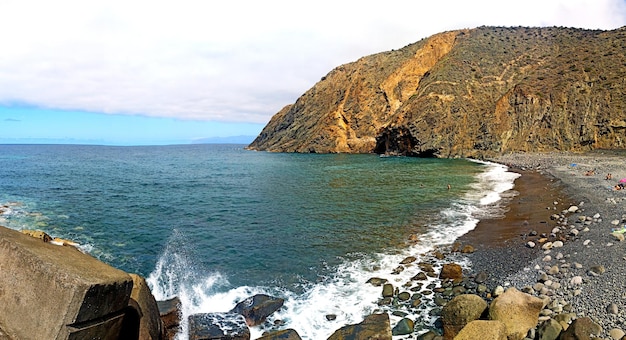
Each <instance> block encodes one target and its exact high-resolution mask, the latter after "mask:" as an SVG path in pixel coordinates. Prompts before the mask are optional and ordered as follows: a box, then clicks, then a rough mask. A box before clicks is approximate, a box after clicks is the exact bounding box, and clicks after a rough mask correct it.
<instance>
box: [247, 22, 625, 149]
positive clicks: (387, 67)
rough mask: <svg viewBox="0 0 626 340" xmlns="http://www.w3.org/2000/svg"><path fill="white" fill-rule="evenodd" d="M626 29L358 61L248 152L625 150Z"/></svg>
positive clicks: (473, 41)
mask: <svg viewBox="0 0 626 340" xmlns="http://www.w3.org/2000/svg"><path fill="white" fill-rule="evenodd" d="M625 53H626V27H623V28H621V29H618V30H613V31H600V30H595V31H592V30H583V29H573V28H556V27H550V28H524V27H517V28H503V27H479V28H475V29H469V30H459V31H451V32H445V33H440V34H437V35H434V36H432V37H430V38H427V39H423V40H421V41H419V42H417V43H414V44H411V45H408V46H406V47H404V48H402V49H399V50H394V51H390V52H383V53H379V54H374V55H371V56H367V57H363V58H361V59H359V60H357V61H355V62H352V63H349V64H346V65H342V66H339V67H337V68H336V69H334V70H332V71H331V72H330V73H328V75H326V76H325V77H323V78H322V79H321V80H320V81H319V82H318V83H317V84H315V86H313V87H312V88H311V89H310V90H308V91H307V92H306V93H304V94H303V95H302V96H301V97H300V98H298V100H297V101H296V102H295V103H294V104H291V105H288V106H286V107H284V108H283V109H282V110H281V111H280V112H278V113H277V114H276V115H274V117H272V119H271V120H270V122H269V123H268V124H267V126H266V127H265V128H264V129H263V131H262V132H261V134H260V135H259V136H258V137H257V138H256V139H255V140H254V142H253V143H252V144H250V146H249V147H248V148H249V149H252V150H267V151H276V152H307V153H308V152H315V153H335V152H347V153H371V152H375V153H381V154H382V153H388V154H402V155H411V156H437V157H488V156H493V155H497V154H501V153H506V152H511V151H551V150H572V151H576V150H590V149H594V148H625V147H626V56H625Z"/></svg>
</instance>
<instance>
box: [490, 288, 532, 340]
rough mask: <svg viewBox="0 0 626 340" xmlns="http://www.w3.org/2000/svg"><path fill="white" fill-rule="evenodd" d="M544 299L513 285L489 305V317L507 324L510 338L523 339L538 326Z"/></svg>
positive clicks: (513, 339) (510, 339)
mask: <svg viewBox="0 0 626 340" xmlns="http://www.w3.org/2000/svg"><path fill="white" fill-rule="evenodd" d="M542 309H543V300H541V299H539V298H537V297H534V296H532V295H529V294H526V293H522V292H520V291H519V290H517V289H515V288H513V287H511V288H509V289H507V290H506V291H505V292H504V293H503V294H502V295H500V296H498V297H497V298H495V299H494V300H493V301H492V302H491V305H490V306H489V319H491V320H498V321H502V322H503V323H504V324H505V325H506V329H507V337H508V338H509V340H516V339H523V338H524V337H525V336H526V333H528V330H529V329H531V328H534V327H535V326H537V322H538V320H539V312H541V310H542Z"/></svg>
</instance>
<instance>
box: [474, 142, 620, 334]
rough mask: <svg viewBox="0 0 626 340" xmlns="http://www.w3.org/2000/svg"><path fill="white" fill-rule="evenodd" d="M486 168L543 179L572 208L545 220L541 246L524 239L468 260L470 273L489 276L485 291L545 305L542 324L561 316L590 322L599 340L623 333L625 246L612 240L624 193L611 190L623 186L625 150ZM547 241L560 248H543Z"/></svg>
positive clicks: (536, 157)
mask: <svg viewBox="0 0 626 340" xmlns="http://www.w3.org/2000/svg"><path fill="white" fill-rule="evenodd" d="M492 161H494V162H497V163H501V164H505V165H508V166H509V167H510V168H511V169H512V170H518V171H521V172H522V174H523V173H524V171H536V172H539V173H541V174H543V175H544V176H546V177H548V178H550V180H552V181H555V182H556V183H558V184H559V186H560V187H561V188H562V189H563V190H564V192H565V194H566V195H567V196H568V197H569V200H570V201H571V202H573V203H575V204H572V206H573V207H572V208H571V209H569V207H566V208H565V209H563V210H560V211H554V212H553V213H552V218H553V219H552V220H551V221H550V223H551V226H553V227H554V228H558V229H556V230H552V231H555V233H546V235H545V236H546V237H545V239H546V240H541V239H542V237H541V235H537V236H536V237H534V238H532V240H531V239H527V238H526V235H525V236H524V237H519V238H516V239H513V240H511V241H512V242H508V243H507V245H506V247H487V248H481V249H480V250H479V251H476V252H475V253H473V254H469V255H468V257H469V259H470V261H471V262H472V264H473V265H472V270H474V271H475V272H479V271H487V272H488V273H489V278H488V280H487V282H486V284H487V285H488V286H489V287H490V289H494V288H495V287H497V286H498V285H500V286H504V287H507V286H514V287H516V288H518V289H520V290H523V291H526V292H529V293H531V294H534V295H537V296H539V297H542V298H544V299H546V301H547V302H548V304H547V306H546V310H545V312H544V313H542V315H544V317H545V318H549V315H551V314H558V313H559V312H560V313H563V312H567V311H571V312H572V313H576V315H577V317H583V316H587V317H590V318H591V319H592V320H594V321H595V322H596V323H598V324H599V325H600V326H601V327H602V336H603V337H604V338H606V339H610V338H611V334H616V333H619V331H621V330H626V317H625V315H626V242H625V241H623V239H622V240H620V239H618V238H617V237H616V236H614V235H612V230H613V229H616V228H622V227H623V226H626V190H615V189H614V188H613V186H614V185H615V184H617V182H618V181H619V180H620V179H622V178H626V150H611V151H593V152H588V153H517V154H509V155H504V156H501V157H498V158H496V159H492ZM609 173H610V174H611V175H612V178H611V179H608V180H607V179H605V177H606V176H607V174H609ZM523 195H524V193H523V192H521V193H520V196H523ZM538 213H543V214H545V211H542V212H538ZM529 241H532V242H533V243H535V247H534V248H530V247H529V245H528V244H529V243H528V242H529ZM554 241H564V242H563V244H562V246H561V244H559V243H556V245H557V246H558V247H552V248H551V247H550V246H547V245H546V244H547V243H548V242H554ZM552 244H553V246H554V245H555V243H552Z"/></svg>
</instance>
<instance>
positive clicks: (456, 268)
mask: <svg viewBox="0 0 626 340" xmlns="http://www.w3.org/2000/svg"><path fill="white" fill-rule="evenodd" d="M439 278H440V279H442V280H446V279H450V280H460V279H462V278H463V268H461V266H460V265H458V264H456V263H446V264H444V265H443V267H442V268H441V273H439Z"/></svg>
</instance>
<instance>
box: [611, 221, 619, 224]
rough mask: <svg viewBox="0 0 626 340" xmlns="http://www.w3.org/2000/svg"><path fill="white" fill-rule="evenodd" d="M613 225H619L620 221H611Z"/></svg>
mask: <svg viewBox="0 0 626 340" xmlns="http://www.w3.org/2000/svg"><path fill="white" fill-rule="evenodd" d="M611 224H612V225H618V224H619V220H613V221H611Z"/></svg>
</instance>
